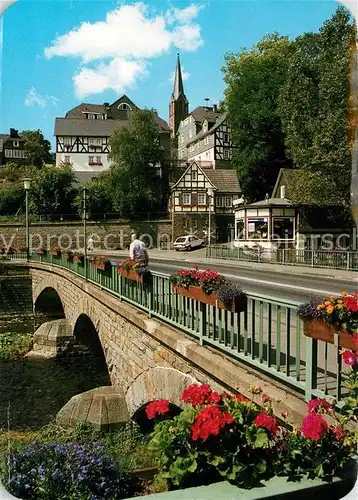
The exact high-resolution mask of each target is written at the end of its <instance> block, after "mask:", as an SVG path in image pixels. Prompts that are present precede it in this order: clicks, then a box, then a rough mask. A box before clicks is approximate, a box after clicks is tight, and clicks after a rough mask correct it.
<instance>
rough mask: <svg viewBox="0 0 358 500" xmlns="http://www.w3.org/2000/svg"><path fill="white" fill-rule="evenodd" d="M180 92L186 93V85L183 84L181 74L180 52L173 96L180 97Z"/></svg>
mask: <svg viewBox="0 0 358 500" xmlns="http://www.w3.org/2000/svg"><path fill="white" fill-rule="evenodd" d="M180 94H183V95H184V85H183V78H182V74H181V67H180V57H179V54H178V56H177V66H176V68H175V77H174V89H173V98H174V99H178V97H179V95H180Z"/></svg>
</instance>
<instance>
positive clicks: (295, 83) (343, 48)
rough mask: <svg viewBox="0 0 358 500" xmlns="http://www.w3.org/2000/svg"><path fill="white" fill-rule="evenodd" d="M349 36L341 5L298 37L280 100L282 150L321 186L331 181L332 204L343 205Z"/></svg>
mask: <svg viewBox="0 0 358 500" xmlns="http://www.w3.org/2000/svg"><path fill="white" fill-rule="evenodd" d="M354 39H355V28H354V24H353V22H352V21H351V16H350V14H349V12H348V11H347V10H346V9H345V8H344V7H339V8H338V9H337V10H336V12H335V14H334V15H333V16H332V18H331V19H329V20H328V21H326V22H325V23H324V25H323V26H322V28H321V29H320V30H319V33H316V34H313V33H308V34H305V35H303V36H302V37H299V38H298V39H297V42H296V43H297V51H296V52H295V54H293V56H292V60H291V64H290V67H289V70H288V73H287V80H286V83H285V85H284V86H283V88H282V90H281V94H280V99H279V110H280V116H281V120H282V127H283V131H284V133H285V144H286V150H287V154H288V155H289V157H290V158H291V160H292V161H293V163H294V166H295V168H298V169H301V170H305V171H307V172H310V173H316V175H317V176H318V177H319V176H321V177H324V178H325V179H326V183H325V184H327V183H328V184H330V185H331V190H330V193H331V195H332V196H333V198H332V197H331V202H339V203H343V204H346V205H348V204H349V192H350V178H351V153H350V150H349V137H348V121H349V120H348V103H349V68H350V57H351V52H350V47H351V46H352V44H353V43H354ZM293 96H294V98H293ZM308 178H309V179H314V176H312V175H311V176H310V177H308ZM302 182H304V185H302V189H301V185H297V186H296V191H297V200H296V201H300V192H302V193H304V191H305V188H306V187H307V180H304V178H303V177H302ZM325 184H322V186H325ZM322 189H323V188H322ZM327 194H328V193H327V192H326V193H325V195H326V196H327ZM322 195H324V193H322Z"/></svg>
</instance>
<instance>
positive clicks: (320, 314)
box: [297, 292, 358, 349]
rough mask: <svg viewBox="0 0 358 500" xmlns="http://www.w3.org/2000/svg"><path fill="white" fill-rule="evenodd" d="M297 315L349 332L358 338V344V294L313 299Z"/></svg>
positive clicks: (301, 306)
mask: <svg viewBox="0 0 358 500" xmlns="http://www.w3.org/2000/svg"><path fill="white" fill-rule="evenodd" d="M297 314H298V316H299V317H300V318H301V319H303V320H305V321H312V320H320V321H324V322H326V323H329V324H330V325H332V326H334V327H336V328H337V329H344V330H347V331H348V332H350V333H352V334H353V335H356V336H357V342H358V292H355V293H354V294H352V295H348V294H347V293H345V292H342V293H341V295H340V296H338V297H334V296H331V297H328V298H324V299H321V300H320V299H312V300H310V301H309V302H306V303H305V304H301V305H300V306H299V307H298V309H297ZM357 349H358V346H357Z"/></svg>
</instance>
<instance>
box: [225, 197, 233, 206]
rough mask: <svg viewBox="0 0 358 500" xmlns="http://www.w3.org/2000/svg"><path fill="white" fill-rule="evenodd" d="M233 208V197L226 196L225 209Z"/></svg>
mask: <svg viewBox="0 0 358 500" xmlns="http://www.w3.org/2000/svg"><path fill="white" fill-rule="evenodd" d="M231 207H232V196H225V208H231Z"/></svg>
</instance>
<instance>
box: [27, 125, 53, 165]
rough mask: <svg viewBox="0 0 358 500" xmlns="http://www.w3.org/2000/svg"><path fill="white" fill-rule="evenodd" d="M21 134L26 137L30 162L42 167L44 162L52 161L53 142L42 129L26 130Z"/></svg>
mask: <svg viewBox="0 0 358 500" xmlns="http://www.w3.org/2000/svg"><path fill="white" fill-rule="evenodd" d="M20 136H21V137H22V138H23V139H25V151H26V152H27V155H28V158H29V163H30V164H31V165H35V166H36V167H38V168H41V167H42V165H43V163H51V162H52V156H51V144H50V142H49V141H48V140H47V139H45V137H44V136H43V133H42V132H41V130H24V131H23V132H21V134H20Z"/></svg>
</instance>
